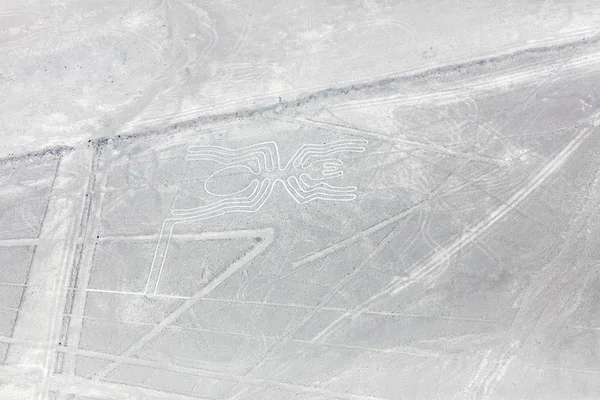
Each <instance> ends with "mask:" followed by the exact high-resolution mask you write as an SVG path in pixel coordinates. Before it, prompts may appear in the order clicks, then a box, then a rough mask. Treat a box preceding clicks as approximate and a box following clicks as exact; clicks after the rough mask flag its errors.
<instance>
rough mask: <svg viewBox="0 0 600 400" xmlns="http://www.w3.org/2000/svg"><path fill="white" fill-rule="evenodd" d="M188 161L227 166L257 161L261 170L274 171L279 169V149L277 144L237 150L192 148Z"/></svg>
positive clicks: (189, 151) (265, 144)
mask: <svg viewBox="0 0 600 400" xmlns="http://www.w3.org/2000/svg"><path fill="white" fill-rule="evenodd" d="M188 153H189V154H188V155H187V156H186V158H185V159H186V160H209V161H215V162H218V163H221V164H225V165H232V164H235V163H239V162H241V161H247V160H252V159H255V160H256V161H257V162H258V163H259V165H260V167H261V169H262V168H264V169H265V170H267V171H273V170H274V169H275V168H278V167H279V148H278V147H277V143H275V142H263V143H258V144H254V145H250V146H246V147H240V148H237V149H230V148H227V147H222V146H190V147H188Z"/></svg>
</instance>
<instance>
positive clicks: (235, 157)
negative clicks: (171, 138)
mask: <svg viewBox="0 0 600 400" xmlns="http://www.w3.org/2000/svg"><path fill="white" fill-rule="evenodd" d="M367 143H368V142H367V141H366V140H348V139H347V140H338V141H335V142H329V143H325V144H304V145H302V146H300V148H299V149H298V150H297V151H296V152H295V153H294V155H293V156H292V157H291V158H290V160H289V161H288V162H287V163H286V164H285V165H282V164H281V160H280V152H279V147H278V145H277V143H276V142H262V143H258V144H254V145H250V146H246V147H240V148H234V149H231V148H226V147H221V146H190V147H188V149H187V150H188V155H187V156H186V157H185V159H186V160H188V161H198V160H204V161H213V162H215V163H218V164H221V165H223V168H220V169H219V170H217V171H216V172H214V173H213V174H212V175H210V176H209V177H208V178H207V179H206V180H205V181H204V190H205V191H206V193H208V194H209V195H211V196H214V197H218V198H219V200H216V201H215V202H213V203H210V204H207V205H203V206H200V207H194V208H179V209H174V210H172V211H171V217H169V218H167V219H165V220H164V222H163V224H162V228H161V232H160V235H159V239H158V243H157V246H156V250H155V253H154V258H153V261H152V266H151V272H150V275H152V271H154V270H155V267H156V266H157V265H158V266H159V268H160V272H159V274H158V277H157V279H156V282H155V287H154V294H156V288H157V286H158V282H159V280H160V275H161V273H162V269H163V265H164V262H165V257H166V253H167V249H168V247H169V242H170V240H171V236H172V234H173V229H174V228H175V226H176V225H178V224H183V223H192V222H197V221H201V220H205V219H209V218H215V217H218V216H221V215H224V214H227V213H232V212H244V213H254V212H256V211H258V210H259V209H260V208H261V207H262V206H263V205H264V204H265V203H266V201H267V200H268V199H269V197H270V195H271V193H272V191H273V189H274V187H275V186H276V185H277V184H278V183H280V184H282V185H283V187H284V188H285V190H286V191H287V193H288V194H289V195H290V196H291V198H292V199H294V201H296V202H297V203H298V204H305V203H309V202H311V201H314V200H325V201H351V200H354V199H355V198H356V195H355V194H354V193H353V192H355V191H356V186H334V185H331V184H330V183H327V182H326V181H329V180H331V179H334V178H337V177H339V176H341V175H343V173H344V172H343V171H342V170H341V167H342V165H343V162H342V160H340V159H339V158H337V157H336V156H338V155H340V154H342V153H348V152H351V153H361V152H364V151H365V147H364V146H365V145H366V144H367ZM249 164H253V165H254V166H255V168H254V169H253V168H252V167H250V165H249ZM243 175H246V176H247V177H248V179H247V181H248V184H247V185H246V186H245V187H244V188H242V189H241V190H237V191H233V192H231V193H220V192H219V189H220V188H224V187H226V185H223V184H222V182H223V180H226V179H228V178H230V179H231V177H240V176H243ZM149 286H150V279H149V280H148V285H147V287H146V293H148V291H149Z"/></svg>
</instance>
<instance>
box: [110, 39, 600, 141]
mask: <svg viewBox="0 0 600 400" xmlns="http://www.w3.org/2000/svg"><path fill="white" fill-rule="evenodd" d="M580 34H581V35H586V36H585V37H584V38H583V39H582V38H580V37H579V36H577V35H574V36H572V37H571V36H569V37H568V38H567V39H568V40H569V41H566V40H561V41H560V42H559V43H558V44H557V43H556V41H554V43H552V42H538V43H537V44H536V46H535V47H534V46H531V45H530V46H528V47H522V48H519V49H516V50H514V51H511V52H508V53H504V54H496V55H490V56H487V57H482V58H477V59H470V60H467V61H464V62H458V63H452V64H447V65H444V66H440V67H436V68H424V69H418V70H413V71H408V72H405V73H401V74H394V75H392V76H389V75H388V76H386V77H382V78H379V79H376V80H372V81H367V82H357V83H353V84H345V85H340V86H336V87H327V88H314V89H313V91H312V92H310V93H306V94H304V95H300V96H299V97H297V98H295V99H293V100H287V101H277V102H272V103H270V104H267V105H264V106H259V107H254V108H238V109H237V110H235V111H223V112H215V107H213V106H207V107H204V108H202V107H194V108H193V110H195V111H190V112H189V113H186V112H185V111H184V112H183V114H182V115H181V117H182V118H181V119H178V121H177V122H175V123H172V124H170V125H166V126H161V128H160V129H155V130H150V129H144V131H140V132H129V133H123V134H121V137H122V138H134V137H143V136H148V135H165V134H170V133H172V131H179V130H181V129H190V128H193V127H197V126H198V125H199V124H209V123H216V122H226V121H234V120H239V119H246V118H252V117H256V116H259V115H265V114H273V113H277V114H280V113H281V112H283V111H285V110H290V109H297V108H300V107H303V106H305V105H308V104H312V103H315V102H318V101H321V100H322V99H326V98H335V97H345V96H347V95H349V94H352V93H360V92H363V91H365V92H366V91H369V92H373V91H377V90H383V89H385V90H389V89H390V88H393V87H394V86H395V85H396V86H398V85H402V84H405V83H407V82H413V81H416V80H425V79H428V78H431V77H436V76H440V75H444V74H461V73H462V74H466V73H468V74H469V75H470V76H474V74H476V73H481V71H479V68H485V67H491V66H492V64H494V65H497V64H500V67H497V68H496V71H501V68H502V67H505V66H506V65H507V64H508V63H510V62H511V61H513V60H515V59H519V58H527V57H533V58H535V57H537V58H539V57H541V56H546V57H550V56H553V55H554V56H557V55H560V54H561V53H563V52H565V51H572V50H573V49H575V48H582V49H584V48H591V47H592V46H594V45H596V44H597V43H598V42H599V41H600V35H598V33H597V32H595V31H593V32H588V31H586V32H580ZM537 58H535V59H534V60H533V61H530V62H529V64H528V65H529V68H530V69H534V70H537V71H538V72H539V71H542V72H543V71H545V72H544V74H545V75H544V74H542V75H544V76H548V74H550V73H551V71H550V70H549V69H548V68H543V67H540V66H539V63H540V62H541V61H540V60H538V59H537ZM598 58H599V57H598V55H597V54H590V55H587V56H581V57H579V58H578V59H577V60H572V61H571V62H570V63H569V65H568V66H567V67H568V68H567V69H568V70H570V71H571V73H573V72H579V73H583V72H586V71H589V72H593V71H594V70H595V68H596V66H597V65H598V63H599V60H598ZM536 68H537V69H536ZM512 71H513V72H512V73H515V71H516V70H515V69H514V68H513V69H512ZM501 74H502V73H500V75H501ZM500 75H498V76H500ZM521 75H523V76H526V77H528V78H527V79H532V78H534V77H535V75H534V74H532V73H531V72H527V71H525V72H524V73H523V72H522V73H521ZM540 76H541V75H540ZM538 77H539V76H538ZM513 78H514V76H513ZM490 79H496V81H495V83H494V84H492V85H490V84H489V83H488V82H486V80H490ZM501 79H503V78H502V77H501V76H500V77H496V78H487V77H486V79H484V80H483V81H481V80H480V82H481V83H479V84H476V86H477V85H479V86H481V85H483V86H481V87H482V88H484V89H485V87H486V86H489V87H491V88H492V89H493V90H496V91H497V90H499V89H498V88H499V87H500V86H499V85H500V80H501ZM527 79H523V78H519V79H516V80H515V79H512V80H511V79H509V80H508V81H507V80H506V78H504V83H503V85H505V86H506V84H507V83H510V84H511V85H515V84H517V83H518V82H527ZM471 80H473V79H471ZM463 81H464V80H463ZM467 82H468V81H467ZM471 85H472V84H471ZM459 86H460V85H459ZM486 90H489V89H486ZM484 91H485V90H484ZM463 92H465V90H463ZM466 92H467V93H469V94H472V93H474V92H473V90H472V89H469V90H466ZM475 92H476V90H475ZM285 93H287V92H286V91H277V92H271V93H269V94H267V95H255V96H250V97H248V98H244V99H236V100H232V101H227V102H223V103H220V104H219V105H218V108H219V109H221V110H225V109H227V108H228V107H229V106H231V105H235V106H238V107H242V103H244V104H248V102H250V101H259V100H270V99H273V98H274V96H277V95H279V94H285ZM460 94H461V93H460V90H458V91H457V90H450V91H445V92H440V93H437V94H432V95H431V96H429V97H427V96H423V95H418V96H417V97H414V98H413V100H414V101H413V103H414V102H416V104H422V103H423V101H440V102H441V101H442V100H443V101H455V99H456V96H457V95H460ZM401 97H402V96H399V95H397V96H392V98H391V102H392V103H393V102H397V101H398V99H400V101H401V100H402V99H401ZM385 98H389V96H388V97H385ZM381 99H383V98H381ZM353 104H354V103H353ZM202 111H206V112H208V114H205V115H201V116H196V117H194V118H190V119H185V118H188V117H190V116H192V115H194V114H196V115H197V114H198V113H200V112H202ZM210 112H212V114H211V113H210ZM169 115H170V116H172V115H171V114H169ZM170 116H167V117H156V118H153V119H148V120H147V121H149V122H150V123H156V124H160V123H161V121H165V119H168V118H170ZM144 123H145V122H139V124H140V125H141V124H144ZM136 124H137V123H136ZM136 124H132V125H130V126H124V129H125V128H135V127H136Z"/></svg>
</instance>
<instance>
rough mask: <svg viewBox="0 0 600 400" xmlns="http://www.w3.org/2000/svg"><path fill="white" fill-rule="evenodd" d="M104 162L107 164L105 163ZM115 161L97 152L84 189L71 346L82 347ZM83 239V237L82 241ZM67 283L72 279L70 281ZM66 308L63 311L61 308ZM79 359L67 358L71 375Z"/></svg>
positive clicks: (68, 335)
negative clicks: (110, 168)
mask: <svg viewBox="0 0 600 400" xmlns="http://www.w3.org/2000/svg"><path fill="white" fill-rule="evenodd" d="M102 161H104V164H102ZM110 161H112V160H111V158H110V156H109V155H107V154H105V153H103V150H102V149H100V150H97V152H96V153H95V154H94V160H93V162H92V167H91V171H90V176H89V177H88V182H87V183H86V184H85V185H84V186H83V187H84V192H85V193H87V194H89V196H86V197H85V200H86V208H85V211H84V213H83V215H82V219H81V226H80V238H81V239H82V240H83V244H84V246H83V247H82V250H81V259H80V260H79V262H78V263H77V266H75V265H74V264H75V263H71V266H72V268H78V270H77V290H75V291H74V294H73V300H72V312H71V313H72V314H73V316H72V317H71V318H69V321H68V328H67V333H66V338H65V340H66V342H67V343H68V344H69V345H70V346H78V345H79V341H80V339H81V333H82V330H83V318H82V317H83V315H84V313H85V304H86V299H87V289H88V286H89V281H90V276H91V271H92V264H93V263H92V260H93V258H94V252H95V250H96V246H95V244H94V243H95V242H94V238H96V237H97V236H98V232H99V230H100V224H101V215H102V207H103V205H104V198H105V194H106V193H105V191H104V190H103V189H104V187H105V186H106V182H107V180H108V172H109V171H108V169H107V167H106V165H105V164H106V163H107V162H110ZM77 241H79V238H78V240H77ZM66 284H67V285H68V284H69V282H67V283H66ZM61 311H62V310H61ZM75 362H76V360H75V359H74V358H73V357H69V356H67V357H65V360H64V362H63V364H64V369H65V371H66V373H67V374H70V375H74V374H75Z"/></svg>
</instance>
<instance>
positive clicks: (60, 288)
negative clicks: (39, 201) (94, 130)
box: [5, 147, 91, 399]
mask: <svg viewBox="0 0 600 400" xmlns="http://www.w3.org/2000/svg"><path fill="white" fill-rule="evenodd" d="M90 163H91V154H90V151H89V149H88V148H85V147H84V148H83V149H80V150H78V151H74V152H71V153H67V154H64V155H62V157H61V158H60V161H59V163H58V168H57V170H56V173H55V174H56V175H55V180H54V183H53V185H52V196H51V197H50V199H49V203H48V207H47V209H46V212H45V214H44V220H43V223H42V229H41V232H40V239H41V243H40V244H38V246H37V247H36V251H35V255H34V256H33V259H32V262H31V268H30V272H29V278H28V285H27V287H26V288H25V292H24V295H23V296H24V297H23V303H22V305H21V307H20V308H21V311H22V312H21V313H20V314H19V316H18V318H17V320H16V322H15V328H14V331H13V335H12V336H13V338H14V339H16V340H19V341H21V342H22V343H28V342H38V343H39V342H46V343H52V344H53V343H55V342H57V341H58V332H59V327H60V320H61V319H60V317H61V312H62V310H63V304H64V301H65V293H66V289H65V287H66V286H67V284H68V281H67V279H68V276H69V272H70V266H71V265H72V263H73V259H74V257H75V240H76V238H77V234H78V232H79V231H78V228H79V221H80V220H79V217H80V216H81V214H82V211H83V206H84V205H83V199H82V197H81V196H79V193H80V189H81V187H82V186H84V184H85V181H86V180H87V174H88V172H89V170H88V168H89V165H90ZM47 238H52V239H53V240H46V239H47ZM54 357H55V354H54V352H53V351H51V350H50V348H49V347H48V346H44V347H39V348H38V347H35V348H22V345H21V344H19V342H15V343H13V344H11V346H10V347H9V348H8V351H7V354H6V358H5V363H6V364H29V365H39V366H40V367H41V368H43V370H44V374H43V375H42V377H41V378H40V380H39V382H38V384H39V385H38V386H37V388H36V399H46V398H47V386H46V385H47V379H48V377H49V375H50V374H51V373H52V369H53V365H54Z"/></svg>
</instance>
